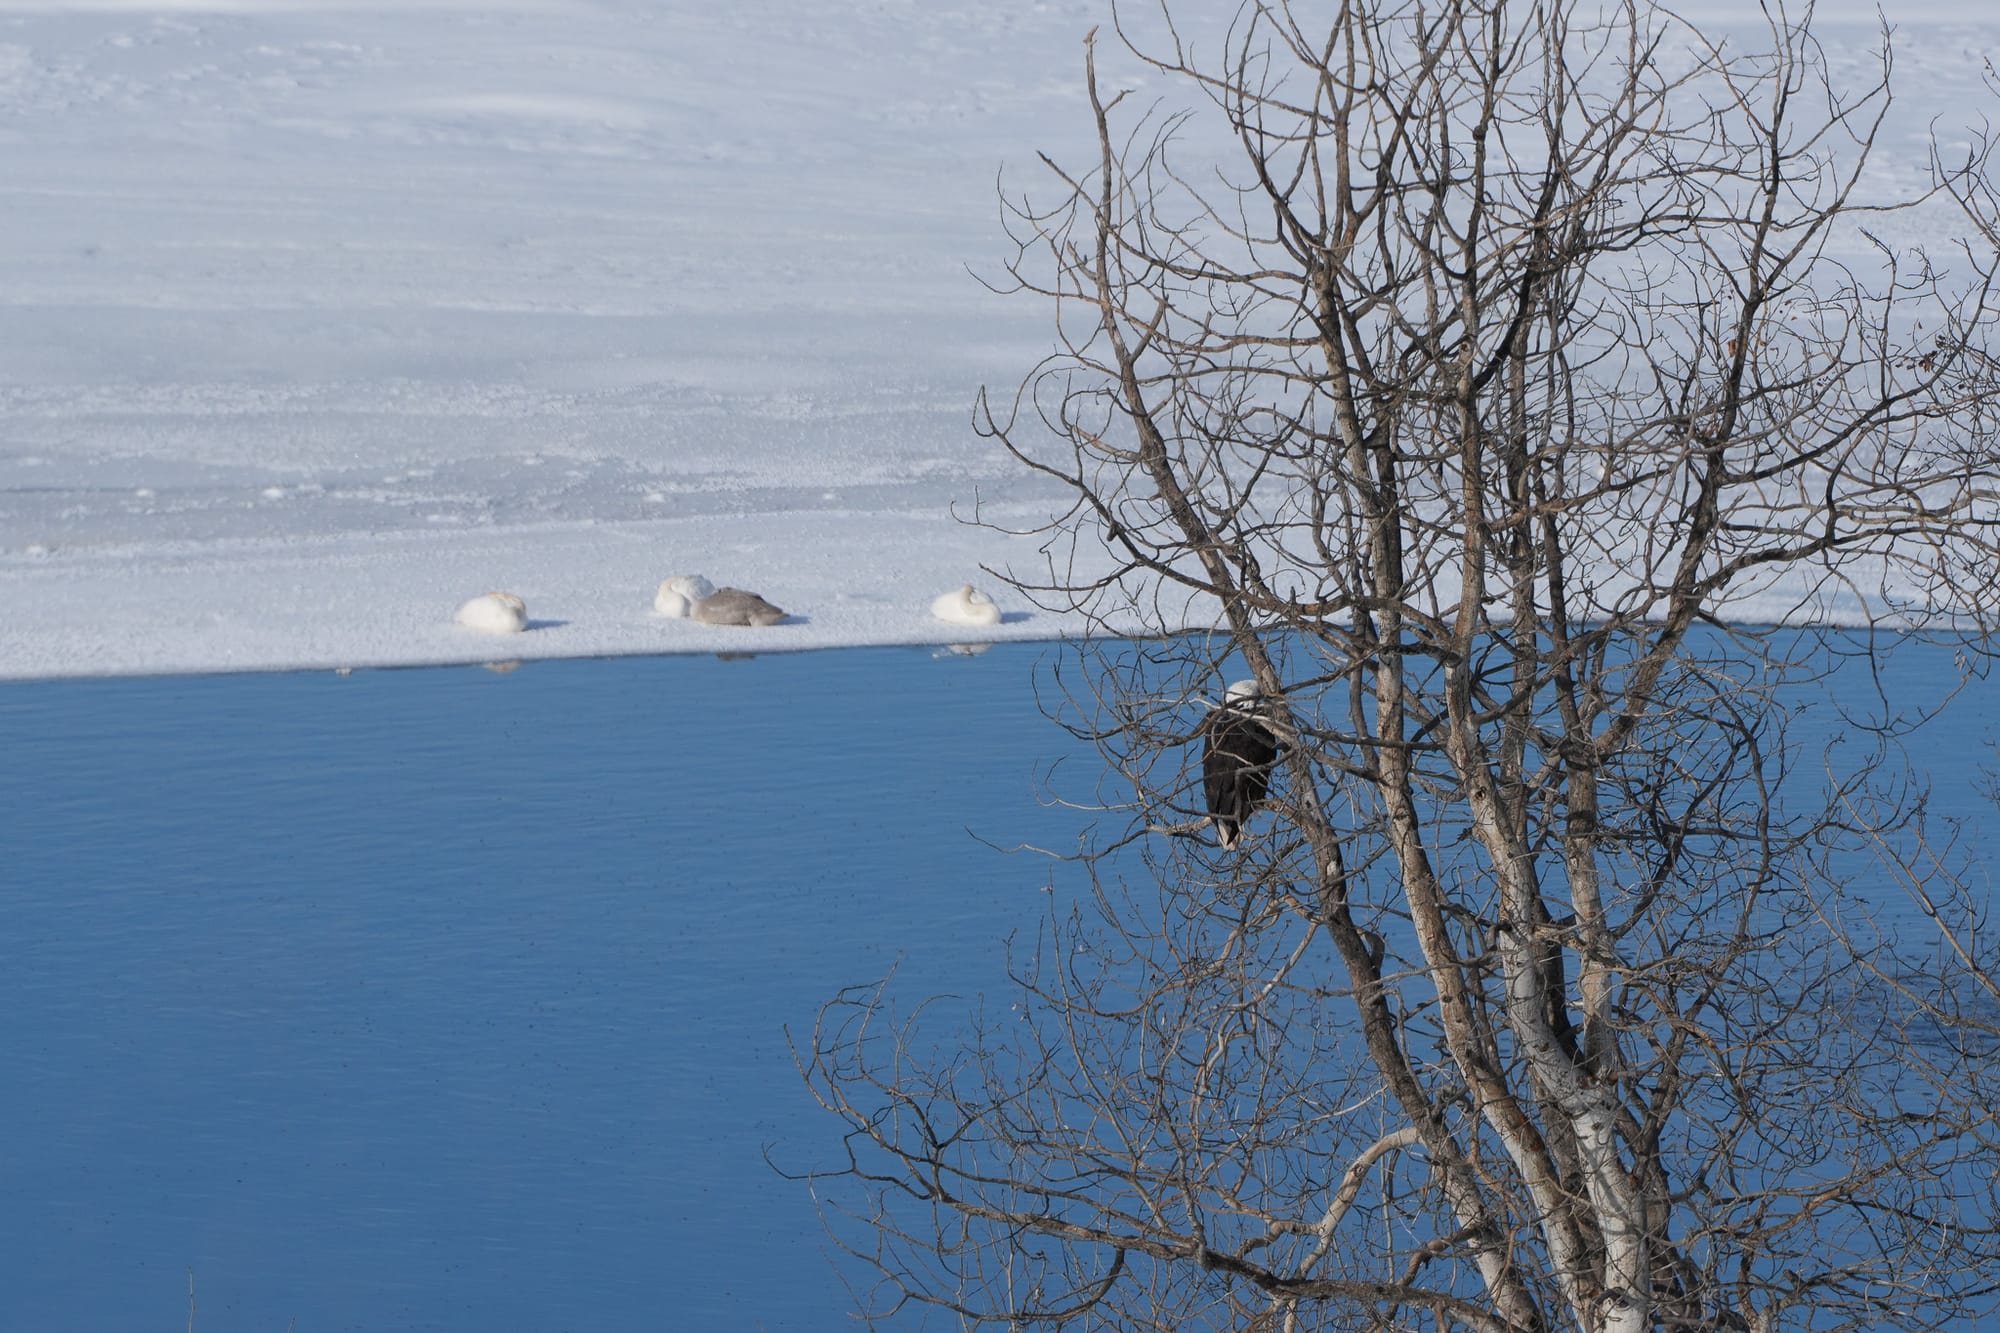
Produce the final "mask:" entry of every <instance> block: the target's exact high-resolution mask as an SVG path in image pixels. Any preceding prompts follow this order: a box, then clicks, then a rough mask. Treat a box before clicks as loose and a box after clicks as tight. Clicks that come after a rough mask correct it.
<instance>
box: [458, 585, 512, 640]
mask: <svg viewBox="0 0 2000 1333" xmlns="http://www.w3.org/2000/svg"><path fill="white" fill-rule="evenodd" d="M452 619H453V620H456V621H457V622H458V623H459V624H461V625H463V626H465V627H466V628H467V629H476V630H479V631H481V632H482V633H486V634H519V633H520V632H521V631H522V630H524V629H526V628H527V627H528V604H527V603H526V602H524V601H522V600H521V599H520V598H519V597H516V596H515V595H514V594H513V593H511V592H487V593H481V594H480V595H479V596H477V597H474V598H473V599H472V600H470V601H468V602H466V603H465V604H464V605H462V606H460V607H459V608H458V612H457V614H456V615H454V616H453V617H452Z"/></svg>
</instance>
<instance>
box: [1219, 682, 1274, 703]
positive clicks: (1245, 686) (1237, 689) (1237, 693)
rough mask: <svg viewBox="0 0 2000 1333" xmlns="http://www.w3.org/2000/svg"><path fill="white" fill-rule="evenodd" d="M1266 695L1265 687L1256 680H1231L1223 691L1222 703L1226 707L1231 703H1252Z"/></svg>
mask: <svg viewBox="0 0 2000 1333" xmlns="http://www.w3.org/2000/svg"><path fill="white" fill-rule="evenodd" d="M1263 697H1264V687H1263V686H1261V685H1259V684H1258V683H1257V682H1256V681H1254V680H1237V681H1231V682H1230V685H1229V688H1228V689H1227V690H1224V691H1223V693H1222V703H1223V706H1224V707H1225V708H1226V707H1228V706H1229V705H1231V704H1251V703H1255V702H1256V701H1257V700H1259V699H1261V698H1263Z"/></svg>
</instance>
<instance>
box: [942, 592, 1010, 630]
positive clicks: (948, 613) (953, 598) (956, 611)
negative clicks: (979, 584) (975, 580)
mask: <svg viewBox="0 0 2000 1333" xmlns="http://www.w3.org/2000/svg"><path fill="white" fill-rule="evenodd" d="M931 614H932V615H934V616H936V617H937V618H938V619H939V620H944V621H949V622H950V623H951V624H954V625H997V624H999V623H1000V608H999V607H997V606H995V605H994V604H993V599H992V598H991V597H988V596H987V595H986V594H985V593H983V592H981V591H979V589H977V588H975V587H973V586H972V585H971V584H970V583H968V584H966V585H965V586H964V587H963V588H960V589H959V590H958V591H956V592H948V593H946V594H945V595H944V596H942V597H940V598H938V599H937V600H936V601H934V602H932V603H931Z"/></svg>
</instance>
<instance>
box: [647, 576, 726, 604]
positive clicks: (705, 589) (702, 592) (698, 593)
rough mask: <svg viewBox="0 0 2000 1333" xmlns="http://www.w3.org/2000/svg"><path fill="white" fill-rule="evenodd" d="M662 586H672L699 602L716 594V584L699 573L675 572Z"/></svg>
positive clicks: (678, 591) (676, 590) (663, 587)
mask: <svg viewBox="0 0 2000 1333" xmlns="http://www.w3.org/2000/svg"><path fill="white" fill-rule="evenodd" d="M660 587H661V588H662V589H665V588H672V589H673V590H674V591H675V592H677V593H679V594H680V595H681V596H683V597H685V598H687V599H688V601H690V602H699V601H701V600H702V599H704V598H707V597H713V596H715V585H714V584H713V583H710V582H709V581H708V580H707V579H705V578H703V577H702V576H701V575H699V574H675V575H674V576H673V577H671V578H669V579H668V580H666V582H664V583H662V584H661V585H660Z"/></svg>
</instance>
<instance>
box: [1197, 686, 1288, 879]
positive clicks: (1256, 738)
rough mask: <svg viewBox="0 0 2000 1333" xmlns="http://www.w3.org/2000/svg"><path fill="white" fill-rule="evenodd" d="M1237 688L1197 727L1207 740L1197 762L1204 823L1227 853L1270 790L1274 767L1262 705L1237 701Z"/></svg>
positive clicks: (1274, 742)
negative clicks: (1205, 813)
mask: <svg viewBox="0 0 2000 1333" xmlns="http://www.w3.org/2000/svg"><path fill="white" fill-rule="evenodd" d="M1242 688H1243V687H1242V686H1240V685H1239V686H1232V687H1231V688H1230V692H1229V697H1228V698H1226V699H1225V700H1224V701H1223V703H1222V706H1221V707H1219V708H1217V709H1216V710H1215V711H1214V712H1212V713H1210V714H1209V715H1208V720H1207V721H1206V722H1205V723H1203V725H1202V729H1203V730H1204V731H1205V732H1206V733H1207V735H1208V746H1207V751H1206V753H1204V754H1203V756H1202V761H1201V771H1202V787H1203V790H1204V793H1205V794H1206V795H1207V797H1208V818H1209V822H1210V823H1211V824H1212V825H1213V826H1214V827H1215V836H1216V840H1217V841H1219V842H1220V843H1221V844H1222V845H1223V847H1225V848H1227V849H1229V850H1231V851H1234V850H1235V848H1236V844H1237V842H1238V841H1240V840H1241V839H1242V837H1243V823H1244V821H1245V820H1247V819H1249V818H1250V814H1251V812H1252V811H1254V810H1255V809H1256V808H1257V803H1258V802H1259V801H1262V800H1263V799H1264V794H1265V792H1267V791H1269V790H1270V787H1271V769H1272V768H1273V767H1274V766H1276V764H1277V762H1278V739H1277V737H1275V736H1273V735H1272V734H1271V728H1270V727H1269V726H1268V725H1267V724H1266V723H1265V721H1264V709H1263V701H1262V700H1261V699H1259V698H1258V697H1257V696H1256V695H1255V694H1248V695H1239V693H1238V691H1239V690H1241V689H1242Z"/></svg>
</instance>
